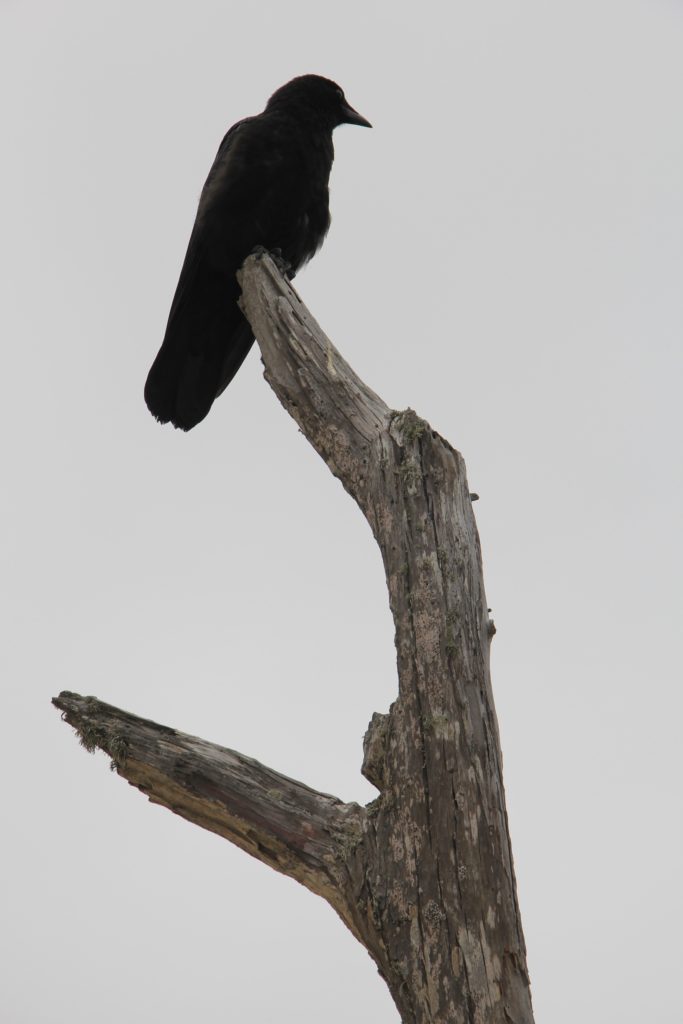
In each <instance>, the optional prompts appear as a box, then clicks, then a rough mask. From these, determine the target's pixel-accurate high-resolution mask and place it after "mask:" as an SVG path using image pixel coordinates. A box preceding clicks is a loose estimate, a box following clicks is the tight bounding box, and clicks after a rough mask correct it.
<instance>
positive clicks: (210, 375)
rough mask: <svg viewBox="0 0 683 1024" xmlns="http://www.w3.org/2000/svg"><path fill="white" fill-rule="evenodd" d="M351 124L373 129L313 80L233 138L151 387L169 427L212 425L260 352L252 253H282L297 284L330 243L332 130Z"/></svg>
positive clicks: (221, 160) (217, 169) (154, 406)
mask: <svg viewBox="0 0 683 1024" xmlns="http://www.w3.org/2000/svg"><path fill="white" fill-rule="evenodd" d="M345 123H346V124H361V125H368V122H367V121H366V120H365V119H364V118H362V117H361V116H360V114H358V113H357V112H356V111H355V110H353V109H352V108H351V107H350V106H349V105H348V103H347V102H346V100H345V98H344V93H343V92H342V90H341V89H340V88H339V86H338V85H336V84H335V83H334V82H331V81H329V80H328V79H326V78H320V77H319V76H317V75H303V76H302V77H301V78H295V79H293V81H291V82H288V83H287V85H284V86H282V88H281V89H278V90H277V92H276V93H274V94H273V95H272V96H271V98H270V100H269V101H268V104H267V106H266V109H265V110H264V111H263V113H262V114H259V115H257V116H256V117H248V118H245V120H243V121H239V122H238V123H237V124H235V125H233V127H232V128H231V129H230V130H229V131H228V133H227V134H226V136H225V137H224V139H223V141H222V143H221V145H220V148H219V150H218V153H217V155H216V159H215V160H214V163H213V166H212V168H211V170H210V172H209V176H208V178H207V179H206V184H205V185H204V189H203V191H202V194H201V197H200V200H199V208H198V210H197V218H196V220H195V225H194V228H193V231H192V236H191V238H190V243H189V245H188V249H187V254H186V256H185V262H184V263H183V267H182V270H181V272H180V280H179V281H178V286H177V288H176V292H175V296H174V298H173V302H172V304H171V312H170V314H169V318H168V324H167V327H166V334H165V336H164V340H163V344H162V346H161V348H160V350H159V353H158V355H157V357H156V359H155V360H154V363H153V364H152V368H151V370H150V371H149V376H148V377H147V383H146V385H145V401H146V402H147V405H148V407H149V409H150V411H151V412H152V413H153V415H154V416H155V417H156V418H157V419H158V420H160V421H161V422H162V423H169V422H170V423H172V424H173V425H174V426H176V427H180V428H181V429H182V430H190V429H191V428H192V427H194V426H195V425H196V424H197V423H199V422H200V421H201V420H203V419H204V417H205V416H206V414H207V413H208V411H209V409H210V408H211V405H212V404H213V401H214V399H215V398H216V397H217V396H218V395H219V394H221V392H222V391H223V390H224V389H225V388H226V387H227V386H228V384H229V383H230V381H231V380H232V378H233V377H234V375H235V374H236V373H237V371H238V370H239V368H240V366H241V365H242V362H243V361H244V358H245V357H246V355H247V353H248V351H249V349H250V348H251V346H252V344H253V340H254V338H253V335H252V331H251V327H250V326H249V324H248V322H247V320H246V319H245V318H244V316H243V314H242V312H241V310H240V308H239V306H238V299H239V294H240V291H239V285H238V284H237V277H236V274H237V271H238V270H239V268H240V267H241V265H242V263H243V262H244V260H245V259H246V257H247V256H248V255H249V253H251V252H252V251H253V250H254V249H255V248H257V247H259V246H261V247H263V248H265V249H268V250H274V249H277V250H279V251H280V253H281V254H282V258H283V260H284V261H285V262H286V263H288V264H289V266H290V267H291V276H292V277H293V276H294V274H295V273H296V272H297V271H298V270H299V269H300V268H301V267H302V266H303V264H304V263H306V261H307V260H309V259H310V258H311V256H313V255H314V253H315V252H317V250H318V249H319V248H320V246H321V245H322V242H323V239H324V237H325V235H326V233H327V230H328V228H329V226H330V212H329V192H328V181H329V177H330V170H331V168H332V160H333V158H334V149H333V146H332V132H333V130H334V129H335V128H336V127H337V126H338V125H340V124H345ZM368 127H369V125H368Z"/></svg>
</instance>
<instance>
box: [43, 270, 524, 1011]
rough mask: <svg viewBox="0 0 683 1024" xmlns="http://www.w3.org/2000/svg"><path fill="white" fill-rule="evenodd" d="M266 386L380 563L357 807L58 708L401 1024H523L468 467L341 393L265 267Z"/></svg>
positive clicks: (65, 701) (251, 303)
mask: <svg viewBox="0 0 683 1024" xmlns="http://www.w3.org/2000/svg"><path fill="white" fill-rule="evenodd" d="M240 276H241V285H242V292H243V297H242V303H243V308H244V311H245V314H246V316H247V317H248V319H249V321H250V322H251V324H252V326H253V328H254V333H255V335H256V338H257V340H258V343H259V345H260V347H261V352H262V356H263V362H264V364H265V376H266V379H267V380H268V382H269V384H270V385H271V387H272V389H273V390H274V391H275V393H276V395H277V396H278V398H279V399H280V401H281V402H282V404H283V406H284V407H285V409H286V410H287V412H289V414H290V415H291V416H292V417H293V418H294V419H295V420H296V422H297V423H298V425H299V427H300V428H301V430H302V432H303V433H304V434H305V435H306V437H307V438H308V440H309V441H310V443H311V444H312V445H313V447H314V448H315V449H316V451H317V452H318V453H319V454H320V455H321V456H322V458H323V459H324V460H325V462H326V463H327V465H328V466H329V468H330V470H331V471H332V472H333V473H334V475H335V476H337V477H338V478H339V479H340V480H341V482H342V484H343V485H344V487H345V489H346V490H347V491H348V492H349V494H351V496H352V497H353V498H354V499H355V501H356V502H357V503H358V505H359V506H360V508H361V510H362V512H363V514H364V515H365V517H366V519H367V520H368V522H369V524H370V527H371V529H372V532H373V534H374V536H375V539H376V541H377V543H378V544H379V547H380V550H381V552H382V558H383V562H384V568H385V572H386V578H387V585H388V589H389V601H390V605H391V611H392V614H393V617H394V623H395V627H396V651H397V663H398V682H399V687H398V697H397V699H396V700H395V702H394V703H393V704H392V706H391V708H390V710H389V712H388V714H373V716H372V720H371V722H370V725H369V728H368V731H367V733H366V736H365V741H364V745H363V746H364V760H363V767H362V771H363V774H364V775H365V776H366V778H367V779H369V781H370V782H371V783H372V784H373V785H374V786H375V787H376V788H377V789H378V790H379V796H378V797H377V798H376V799H375V800H374V801H372V802H371V803H370V804H368V805H367V806H366V807H360V806H359V805H358V804H354V803H344V802H342V801H341V800H337V799H336V798H334V797H332V796H329V795H327V794H324V793H319V792H317V791H315V790H312V789H310V788H309V787H307V786H305V785H303V784H302V783H300V782H295V781H293V780H292V779H289V778H287V777H285V776H283V775H280V774H278V773H277V772H275V771H273V770H272V769H269V768H266V767H265V766H263V765H261V764H259V763H258V762H257V761H254V760H252V759H251V758H248V757H245V756H243V755H242V754H238V753H236V752H235V751H232V750H228V749H226V748H223V747H219V746H216V745H214V744H210V743H206V742H205V741H204V740H201V739H197V738H196V737H192V736H187V735H185V734H183V733H180V732H177V731H176V730H174V729H169V728H167V727H165V726H160V725H157V724H155V723H153V722H149V721H146V720H144V719H140V718H137V717H135V716H133V715H130V714H128V713H126V712H124V711H121V710H119V709H117V708H113V707H111V706H109V705H107V704H104V703H102V702H101V701H99V700H97V699H96V698H93V697H81V696H79V695H77V694H73V693H68V692H65V693H62V694H60V696H59V697H58V698H55V700H54V703H55V705H56V706H57V707H58V708H60V709H61V710H62V712H63V717H64V718H65V720H66V721H67V722H69V724H71V725H72V726H74V728H75V729H76V730H77V731H78V732H79V734H80V737H81V741H82V742H83V743H84V745H85V746H86V747H88V748H89V749H94V748H95V747H99V748H101V749H102V750H104V751H106V752H107V753H108V754H109V756H110V757H111V758H112V764H113V766H114V767H115V769H116V771H117V772H118V773H119V774H120V775H122V776H123V777H124V778H126V779H127V780H128V781H129V782H130V783H132V784H133V785H134V786H137V787H138V789H140V790H142V792H143V793H146V794H147V796H148V797H149V799H150V800H151V801H153V802H154V803H159V804H163V805H164V806H166V807H168V808H169V809H170V810H172V811H174V812H175V813H176V814H180V815H182V816H183V817H185V818H187V819H188V820H189V821H192V822H194V823H196V824H198V825H201V826H202V827H203V828H206V829H209V830H211V831H213V832H216V833H218V834H219V835H222V836H224V837H225V838H226V839H229V840H230V841H231V842H233V843H235V844H236V845H238V846H240V847H241V848H242V849H243V850H245V851H246V852H247V853H250V854H251V855H252V856H254V857H257V858H258V859H259V860H261V861H263V862H264V863H266V864H269V865H270V866H271V867H273V868H275V869H276V870H278V871H281V872H283V873H284V874H286V875H289V876H290V877H292V878H295V879H297V880H298V881H299V882H301V883H302V885H305V886H306V887H307V888H308V889H310V890H311V891H313V892H316V893H318V894H319V895H320V896H322V897H323V898H324V899H326V900H327V901H328V902H329V903H330V904H331V905H332V906H333V907H334V909H335V910H336V911H337V913H338V914H339V916H340V917H341V919H342V920H343V921H344V923H345V924H346V925H347V926H348V928H349V929H350V930H351V931H352V932H353V934H354V935H355V936H356V938H357V939H358V940H359V941H360V942H361V943H362V944H363V945H364V946H365V947H366V949H367V950H368V952H369V953H370V955H371V956H372V958H373V960H374V961H375V963H376V965H377V968H378V970H379V972H380V974H381V975H382V977H383V978H384V979H385V981H386V983H387V985H388V986H389V989H390V991H391V994H392V996H393V999H394V1001H395V1003H396V1006H397V1008H398V1011H399V1013H400V1015H401V1020H402V1021H403V1022H404V1024H446V1022H448V1024H451V1022H453V1024H532V1022H533V1013H532V1008H531V996H530V990H529V978H528V974H527V969H526V951H525V946H524V937H523V933H522V925H521V920H520V914H519V907H518V905H517V896H516V888H515V876H514V869H513V862H512V851H511V846H510V837H509V833H508V827H507V814H506V810H505V795H504V791H503V780H502V758H501V751H500V742H499V736H498V725H497V721H496V714H495V708H494V704H493V695H492V690H491V680H490V672H489V646H490V642H491V638H492V636H493V633H494V632H495V629H494V626H493V623H492V621H491V620H490V619H489V617H488V610H487V605H486V597H485V594H484V584H483V577H482V567H481V552H480V546H479V537H478V534H477V528H476V524H475V519H474V514H473V510H472V496H471V495H470V491H469V488H468V485H467V478H466V474H465V465H464V462H463V459H462V456H461V455H460V454H459V453H458V452H457V451H455V450H454V449H453V448H452V447H451V445H450V444H449V443H448V442H447V441H445V440H444V439H443V438H442V437H440V436H439V435H438V434H437V433H436V432H435V431H434V430H432V429H431V427H430V426H429V424H428V423H426V422H425V421H424V420H422V419H420V418H419V416H417V415H416V414H415V413H414V412H413V411H412V410H411V409H407V410H405V411H403V412H395V411H393V410H391V409H389V408H388V407H387V406H386V405H385V403H384V402H383V401H382V400H381V399H380V398H379V397H378V396H377V395H376V394H375V393H374V392H373V391H371V390H370V388H368V387H367V385H366V384H364V382H363V381H362V380H360V378H359V377H358V376H357V375H356V374H355V373H354V371H353V370H352V369H351V367H350V366H349V365H348V363H346V362H345V360H344V359H343V358H342V357H341V355H340V354H339V352H338V351H337V350H336V349H335V348H334V346H333V345H332V343H331V342H330V341H329V339H328V338H327V337H326V336H325V335H324V334H323V332H322V330H321V329H320V327H319V326H318V324H317V323H316V322H315V320H314V319H313V317H312V316H311V314H310V313H309V311H308V310H307V309H306V307H305V306H304V304H303V303H302V302H301V300H300V298H299V297H298V295H297V294H296V292H295V291H294V289H293V288H292V287H291V285H290V284H289V283H288V282H287V281H286V280H285V279H284V278H283V276H282V275H281V273H280V271H279V270H278V268H277V267H276V265H275V263H274V262H273V261H272V260H271V258H270V257H269V256H267V255H265V256H252V257H250V258H249V259H248V260H247V261H246V263H245V265H244V268H243V270H242V272H241V275H240Z"/></svg>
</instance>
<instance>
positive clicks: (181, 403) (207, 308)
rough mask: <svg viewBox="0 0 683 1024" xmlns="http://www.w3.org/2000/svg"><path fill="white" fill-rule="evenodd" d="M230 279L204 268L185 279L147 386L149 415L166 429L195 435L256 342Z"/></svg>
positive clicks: (236, 290)
mask: <svg viewBox="0 0 683 1024" xmlns="http://www.w3.org/2000/svg"><path fill="white" fill-rule="evenodd" d="M238 296H239V287H238V285H237V281H236V280H235V281H234V283H233V282H232V281H230V280H229V279H228V280H226V275H225V273H219V272H218V271H213V270H210V269H208V268H207V267H206V266H205V267H203V268H202V271H201V273H196V274H192V275H191V277H190V279H189V280H188V278H187V276H185V279H183V277H182V276H181V280H180V282H179V286H178V291H177V292H176V297H175V299H174V301H173V306H172V308H171V313H170V316H169V318H168V325H167V327H166V335H165V337H164V341H163V344H162V346H161V348H160V349H159V353H158V355H157V357H156V359H155V360H154V363H153V364H152V368H151V370H150V371H149V376H148V377H147V383H146V384H145V401H146V403H147V406H148V408H149V411H150V412H151V413H152V415H153V416H155V417H156V418H157V419H158V420H159V421H160V422H161V423H172V424H173V426H174V427H179V428H180V429H181V430H191V429H192V427H194V426H196V424H197V423H199V422H201V420H203V419H204V417H205V416H206V414H207V413H208V411H209V409H210V408H211V406H212V404H213V401H214V399H215V398H216V396H217V395H219V394H220V393H221V392H222V391H223V390H224V389H225V388H226V387H227V386H228V384H229V383H230V381H231V380H232V378H233V377H234V375H235V374H236V373H237V371H238V370H239V368H240V366H241V365H242V363H243V361H244V359H245V357H246V355H247V353H248V351H249V349H250V348H251V346H252V344H253V342H254V336H253V334H252V330H251V327H250V325H249V323H248V322H247V320H246V319H245V318H244V316H243V314H242V312H241V310H240V308H239V306H238V305H237V298H238Z"/></svg>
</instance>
